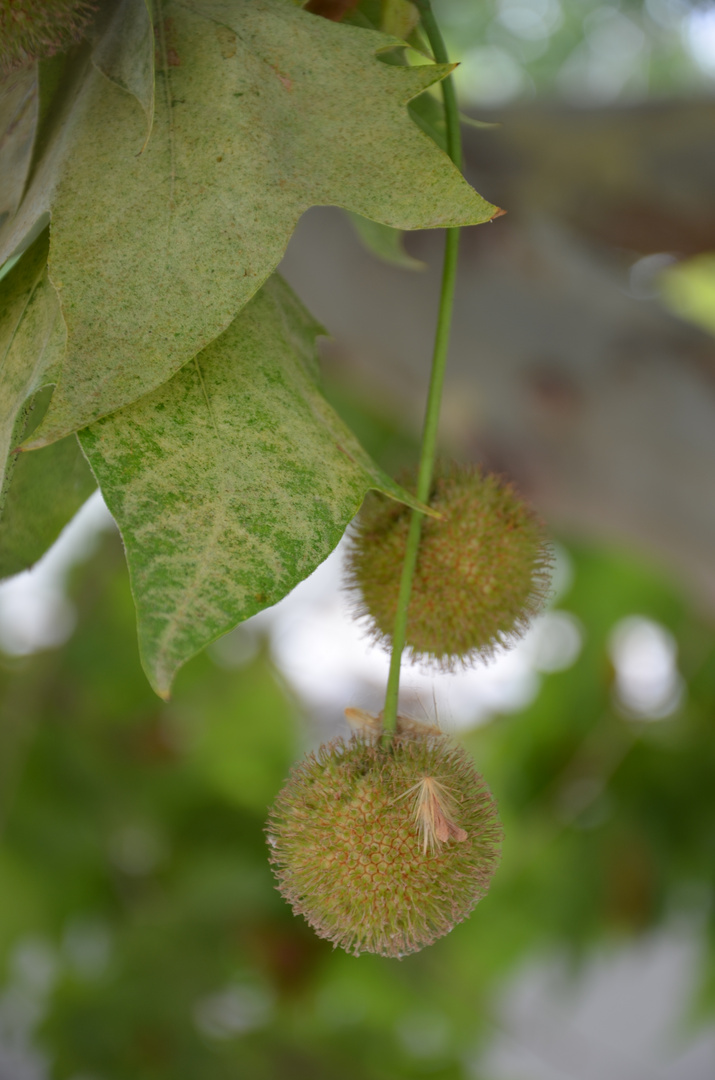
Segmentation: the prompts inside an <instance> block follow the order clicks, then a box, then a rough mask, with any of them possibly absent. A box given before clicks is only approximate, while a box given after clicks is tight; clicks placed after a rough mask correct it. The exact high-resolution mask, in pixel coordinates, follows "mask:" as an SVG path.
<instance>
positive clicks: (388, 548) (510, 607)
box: [347, 466, 551, 670]
mask: <svg viewBox="0 0 715 1080" xmlns="http://www.w3.org/2000/svg"><path fill="white" fill-rule="evenodd" d="M430 506H432V507H433V509H435V510H438V511H439V512H440V514H441V515H442V517H441V518H439V519H437V518H429V517H425V518H424V520H423V522H422V537H421V540H420V548H419V553H418V556H417V566H416V569H415V576H414V580H413V584H412V596H411V599H410V606H409V609H408V615H407V645H408V647H409V648H410V650H411V652H412V655H413V657H414V658H415V659H418V660H423V661H429V662H432V663H436V664H437V665H438V666H440V667H442V668H443V669H446V670H452V669H453V668H454V666H455V664H459V663H462V664H465V665H466V664H469V663H471V662H473V661H474V660H475V659H478V658H479V657H482V658H488V657H490V656H491V655H492V654H493V653H494V651H495V649H497V648H498V647H499V646H500V645H505V644H508V643H510V642H512V641H513V640H514V639H516V638H518V637H520V636H521V635H522V634H523V633H524V631H525V630H526V629H527V627H528V625H529V621H530V620H531V618H532V617H533V616H534V615H535V614H537V612H538V611H539V609H540V608H541V606H542V604H543V601H544V598H545V596H546V594H547V592H548V587H549V580H550V569H551V554H550V549H549V547H548V544H547V541H546V537H545V533H544V529H543V526H542V524H541V522H540V521H539V519H538V518H537V517H536V515H535V514H534V512H533V511H532V510H531V509H530V507H528V506H527V504H526V503H525V502H524V501H523V500H522V499H521V498H520V496H519V495H518V494H517V493H516V491H515V490H514V488H513V487H512V485H511V484H509V483H506V482H505V481H504V480H502V479H501V478H500V477H498V476H495V475H493V474H491V473H482V472H481V470H480V469H478V468H476V467H473V466H470V467H465V466H451V467H447V468H445V467H441V468H440V469H439V470H438V471H437V473H436V475H435V479H434V482H433V488H432V496H431V498H430ZM410 514H411V511H410V510H409V509H408V508H407V507H406V506H404V505H402V504H400V503H397V502H395V501H394V500H392V499H388V498H387V497H385V496H383V495H377V494H374V493H371V494H370V495H368V497H367V499H366V500H365V503H364V505H363V508H362V510H361V512H360V515H359V516H358V518H357V520H356V522H355V524H354V526H353V530H352V534H351V540H350V546H349V549H348V554H347V587H348V588H349V589H350V590H351V592H353V595H354V597H355V614H356V616H357V617H358V618H364V619H366V621H367V623H368V626H369V628H370V632H371V633H372V635H373V637H375V638H376V639H377V640H378V641H381V642H382V643H383V644H385V645H387V646H389V645H390V644H391V640H392V631H393V627H394V624H395V613H396V610H397V596H398V592H399V588H400V575H401V572H402V562H403V559H404V556H405V547H406V543H407V533H408V529H409V525H410Z"/></svg>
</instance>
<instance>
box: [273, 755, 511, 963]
mask: <svg viewBox="0 0 715 1080" xmlns="http://www.w3.org/2000/svg"><path fill="white" fill-rule="evenodd" d="M425 781H427V782H430V781H432V782H433V789H434V790H435V791H436V792H437V796H436V797H437V799H438V800H439V803H440V804H441V807H442V809H443V811H444V814H445V815H446V818H447V820H448V821H449V833H448V832H447V830H446V829H445V828H444V827H443V828H442V831H441V832H440V829H439V823H438V826H437V829H436V833H437V835H433V836H431V837H430V838H429V839H430V842H429V843H427V836H426V834H425V832H424V830H423V828H422V827H421V824H422V823H421V822H420V814H421V811H426V812H429V807H424V806H422V805H421V802H420V800H422V799H423V796H424V793H425ZM428 790H431V789H428ZM267 834H268V842H269V844H270V847H271V862H272V864H273V867H274V871H275V874H276V877H277V879H278V888H279V889H280V891H281V893H282V894H283V896H284V897H285V898H286V899H287V900H288V901H289V903H290V904H291V905H292V906H293V910H294V911H295V913H296V914H300V915H303V916H305V918H306V919H307V920H308V922H309V923H310V925H311V926H312V927H313V929H314V930H315V931H316V933H317V934H318V936H319V937H323V938H327V939H328V940H329V941H332V942H333V945H340V946H341V947H342V948H344V949H345V950H346V951H347V952H350V953H353V954H354V955H355V956H357V955H359V954H360V953H361V952H371V953H378V954H380V955H381V956H404V955H406V954H407V953H411V952H416V951H417V950H418V949H421V948H423V947H424V946H425V945H429V944H431V943H432V942H433V941H435V940H436V939H437V938H439V937H442V935H443V934H446V933H448V932H449V931H450V930H451V929H452V927H453V926H455V924H456V923H458V922H461V920H462V919H464V918H466V916H467V915H468V914H469V913H470V911H471V910H472V908H473V907H474V905H475V904H476V903H477V902H478V901H479V900H480V899H481V898H482V897H483V896H484V894H485V892H486V891H487V889H488V887H489V882H490V879H491V877H492V874H493V873H494V870H495V869H496V865H497V862H498V859H499V849H500V843H501V826H500V825H499V821H498V818H497V812H496V806H495V803H494V800H493V799H492V797H491V795H490V794H489V791H488V789H487V788H486V786H485V784H484V781H483V780H482V778H481V777H480V776H479V774H478V773H477V772H476V770H475V768H474V765H473V763H472V761H471V759H470V758H469V757H468V755H467V754H466V752H465V751H464V750H463V749H462V748H460V747H458V746H456V745H454V744H453V743H451V742H450V741H449V740H447V739H446V738H431V739H419V740H418V739H404V738H396V739H394V740H393V744H392V747H391V748H390V749H389V750H385V749H383V748H382V746H381V744H380V743H379V742H377V741H369V740H363V739H359V738H355V737H353V738H352V739H351V740H350V741H349V742H347V743H346V742H344V741H343V740H342V739H338V740H336V741H334V742H331V743H329V744H327V745H325V746H322V747H321V748H320V750H319V752H318V754H317V756H316V755H315V754H309V755H308V756H307V757H305V758H304V759H303V761H302V762H300V763H299V764H298V765H297V766H296V767H295V768H294V769H293V771H292V773H291V775H290V777H289V779H288V780H287V781H286V784H285V786H284V787H283V790H282V791H281V793H280V794H279V796H278V798H277V800H276V802H275V805H274V806H273V808H272V810H271V812H270V816H269V821H268V826H267ZM465 834H466V835H465ZM440 836H441V837H442V839H440Z"/></svg>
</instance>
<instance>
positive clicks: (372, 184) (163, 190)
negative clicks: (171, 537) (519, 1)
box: [5, 0, 495, 445]
mask: <svg viewBox="0 0 715 1080" xmlns="http://www.w3.org/2000/svg"><path fill="white" fill-rule="evenodd" d="M154 14H155V35H156V41H157V55H158V57H159V61H158V64H157V74H156V101H155V109H154V126H153V130H152V135H151V138H150V139H149V141H148V143H147V144H146V146H145V145H144V144H145V141H146V115H145V112H144V109H143V108H142V107H140V105H139V103H138V100H137V98H136V96H134V95H133V94H129V93H127V92H126V91H125V90H123V89H122V88H121V87H120V86H119V85H117V82H116V81H112V80H110V79H108V78H106V77H105V76H104V75H103V74H102V73H100V72H99V71H98V70H97V67H96V66H94V65H93V64H92V63H91V62H90V60H89V58H88V57H87V58H86V60H85V64H84V68H82V65H81V63H80V61H79V60H78V61H77V64H76V65H74V67H73V70H72V72H71V76H70V75H68V79H69V80H70V83H71V85H67V86H66V87H65V88H64V96H63V101H64V103H65V104H64V105H63V107H62V108H58V110H57V130H56V131H55V133H54V136H53V138H52V139H49V140H48V145H47V153H46V155H45V160H44V161H43V162H41V163H38V167H37V170H36V173H35V176H34V179H33V182H32V183H31V184H30V187H29V189H28V192H27V195H26V197H25V200H24V205H23V206H21V207H20V209H19V210H18V214H17V215H16V221H15V223H14V224H12V226H11V227H9V231H6V236H5V245H6V247H8V246H9V248H10V250H12V246H13V243H14V242H17V235H15V234H17V233H19V234H22V233H23V230H24V231H27V229H28V227H29V223H30V221H31V220H33V219H34V217H36V216H38V215H39V213H40V212H41V211H42V210H49V211H50V213H51V215H52V246H51V251H50V275H51V278H52V282H53V284H54V285H55V287H56V288H57V290H58V294H59V296H60V301H61V305H62V311H63V315H64V318H65V321H66V323H67V327H68V349H67V355H66V359H65V362H64V366H63V370H62V373H61V375H60V378H59V382H58V385H57V388H56V391H55V395H54V398H53V401H52V403H51V405H50V409H49V410H48V414H47V416H46V418H45V421H44V423H43V425H42V426H41V428H40V429H39V430H38V432H37V433H36V435H35V442H34V444H33V445H41V444H43V443H47V442H50V441H52V440H54V439H56V438H59V437H61V436H63V435H65V434H67V433H68V432H69V431H72V430H74V429H76V428H78V427H80V426H83V425H86V424H88V423H90V422H91V421H92V420H94V419H96V418H97V417H99V416H101V415H103V414H106V413H108V412H111V411H112V410H114V409H117V408H119V407H121V406H123V405H124V404H126V403H128V402H130V401H133V400H136V399H138V398H139V397H141V396H142V395H143V394H145V393H147V392H149V391H151V390H152V389H154V388H155V387H157V386H159V385H161V384H162V383H163V382H165V381H167V379H169V378H170V377H171V376H172V375H173V374H174V373H175V372H176V371H177V370H178V369H179V368H180V367H181V366H183V364H185V363H186V362H187V361H188V360H189V359H191V357H192V356H194V355H195V354H196V353H197V352H199V351H200V350H201V349H203V348H205V347H206V346H207V345H208V344H209V342H210V341H212V340H213V339H214V338H215V337H216V336H217V335H218V334H219V333H221V332H222V331H223V330H224V329H225V328H226V327H227V326H228V325H229V324H230V322H231V321H232V320H233V318H234V317H235V315H236V314H237V312H238V311H239V310H240V308H241V307H242V305H243V304H244V303H246V302H247V301H248V300H249V299H250V297H251V296H253V294H254V293H255V292H256V291H257V290H258V289H259V288H260V286H261V284H262V283H263V281H265V279H266V278H267V277H268V276H269V274H270V273H271V272H272V271H273V270H274V269H275V267H276V265H277V264H278V262H279V260H280V258H281V257H282V255H283V252H284V250H285V247H286V245H287V243H288V240H289V238H290V235H291V233H292V231H293V229H294V227H295V225H296V222H297V221H298V218H299V217H300V215H301V214H302V213H303V212H304V211H305V210H306V209H308V207H310V206H312V205H316V204H334V205H339V206H343V207H345V208H347V209H350V210H353V211H355V212H356V213H359V214H361V215H363V216H364V217H368V218H371V219H373V220H375V221H379V222H382V223H384V224H387V225H391V226H394V227H397V228H408V229H414V228H434V227H441V226H446V225H456V224H476V223H479V222H483V221H486V220H489V219H490V218H491V217H492V216H493V215H494V213H495V208H494V207H493V206H491V205H490V204H489V203H487V202H485V201H484V200H483V199H482V198H481V197H480V196H479V195H478V194H477V193H476V192H475V191H474V190H473V189H472V188H471V187H470V186H469V185H468V184H467V183H466V182H465V181H464V179H463V178H462V177H461V175H460V174H459V172H458V171H457V170H456V169H455V168H454V166H453V165H452V163H451V162H450V161H449V159H448V158H447V157H446V156H445V155H444V154H442V153H440V151H439V150H438V149H437V147H436V146H435V145H434V144H433V142H432V141H431V140H430V139H428V138H427V137H426V136H425V135H424V134H423V133H422V132H421V131H420V130H419V129H418V127H417V126H416V125H415V124H414V123H413V122H412V120H411V119H410V117H409V115H408V111H407V103H408V102H409V101H410V100H411V99H412V98H414V97H415V96H417V95H419V94H420V93H422V92H423V91H424V90H425V88H426V87H427V86H429V85H431V84H432V83H434V82H435V81H437V80H439V79H441V78H443V77H444V76H445V75H446V74H447V72H448V71H449V70H450V68H449V66H445V65H442V66H440V65H432V64H427V65H424V66H419V67H412V68H410V67H405V66H390V65H386V64H383V63H381V62H379V60H378V53H379V52H380V51H381V50H387V49H390V48H393V47H394V46H395V44H396V43H397V44H399V42H397V39H393V38H390V37H387V36H385V35H383V34H377V33H375V32H373V31H369V30H363V29H359V28H357V27H353V26H344V25H340V24H336V23H332V22H330V21H328V20H326V19H321V18H319V17H317V16H314V15H311V14H309V13H306V12H305V11H303V10H301V9H300V8H298V7H296V6H294V5H293V4H290V3H286V2H285V0H193V2H179V0H157V3H156V4H155V6H154ZM115 23H116V20H114V21H112V22H111V23H110V25H109V27H108V29H107V30H106V34H108V35H110V36H111V34H113V33H117V32H118V31H117V29H116V26H115ZM112 27H114V28H115V29H114V30H112ZM107 40H109V39H107ZM96 49H97V46H95V51H96ZM60 96H62V95H60ZM142 148H144V149H143V152H142ZM13 236H14V240H13Z"/></svg>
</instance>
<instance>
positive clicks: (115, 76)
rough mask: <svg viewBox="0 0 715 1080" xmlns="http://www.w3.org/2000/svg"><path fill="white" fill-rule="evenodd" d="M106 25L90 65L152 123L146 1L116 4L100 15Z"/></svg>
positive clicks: (151, 62) (151, 57)
mask: <svg viewBox="0 0 715 1080" xmlns="http://www.w3.org/2000/svg"><path fill="white" fill-rule="evenodd" d="M105 12H106V14H107V15H108V21H106V22H105V23H104V25H102V26H101V27H100V29H99V33H98V36H97V41H96V43H95V46H94V49H93V51H92V61H93V63H94V64H95V65H96V66H97V67H98V68H99V70H100V71H102V72H103V73H104V74H105V75H106V76H107V78H108V79H111V80H112V82H114V83H116V84H117V86H120V87H121V88H122V89H123V90H126V91H128V92H129V93H130V94H133V95H134V97H135V98H136V99H137V101H138V102H139V104H140V105H141V107H142V109H143V110H144V113H145V115H146V120H147V138H148V137H149V135H150V133H151V127H152V122H153V120H154V27H153V26H152V22H151V13H150V11H149V8H148V6H147V3H146V0H120V2H119V3H118V4H117V5H116V7H114V8H105V9H102V10H101V11H100V17H101V16H105V19H106V15H105Z"/></svg>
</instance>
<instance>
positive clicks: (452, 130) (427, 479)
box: [382, 0, 462, 746]
mask: <svg viewBox="0 0 715 1080" xmlns="http://www.w3.org/2000/svg"><path fill="white" fill-rule="evenodd" d="M414 2H415V4H416V7H417V8H418V10H419V12H420V16H421V19H422V26H423V28H424V31H425V33H426V34H427V38H428V39H429V43H430V45H431V47H432V52H433V53H434V57H435V60H436V61H437V62H438V63H440V64H447V63H449V59H448V56H447V50H446V48H445V44H444V41H443V39H442V34H441V33H440V30H439V27H438V25H437V22H436V20H435V17H434V15H433V13H432V8H431V5H430V2H429V0H414ZM442 95H443V98H444V113H445V120H446V123H447V151H448V153H449V156H450V157H451V159H452V161H453V162H454V164H455V165H456V166H457V168H458V169H459V170H460V171H461V168H462V141H461V135H460V130H459V110H458V108H457V98H456V95H455V93H454V85H453V83H452V77H451V76H450V75H448V76H447V78H446V79H443V80H442ZM446 233H447V236H446V240H445V248H444V265H443V267H442V291H441V295H440V301H439V316H438V319H437V332H436V335H435V343H434V352H433V355H432V374H431V376H430V385H429V392H428V395H427V408H426V411H425V420H424V427H423V429H422V449H421V452H420V467H419V472H418V475H417V492H416V494H417V498H418V499H419V500H420V502H422V503H429V498H430V489H431V486H432V475H433V473H434V463H435V455H436V450H437V430H438V426H439V412H440V405H441V403H442V386H443V384H444V373H445V368H446V366H447V350H448V347H449V331H450V327H451V324H452V308H453V306H454V288H455V283H456V280H457V255H458V252H459V229H458V228H456V229H447V230H446ZM423 517H424V514H422V513H420V511H419V510H413V511H412V518H411V520H410V529H409V532H408V535H407V545H406V548H405V561H404V563H403V564H402V577H401V579H400V591H399V594H398V598H397V614H396V616H395V626H394V630H393V633H392V655H391V657H390V672H389V675H388V677H387V690H386V692H385V708H384V710H383V714H382V723H383V731H384V744H385V745H386V746H389V744H390V742H391V741H392V736H393V735H394V733H395V729H396V727H397V700H398V696H399V691H400V665H401V663H402V653H403V650H404V648H405V634H406V630H407V610H408V608H409V603H410V594H411V592H412V579H413V577H414V573H415V566H416V565H417V553H418V550H419V546H420V537H421V534H422V519H423Z"/></svg>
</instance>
